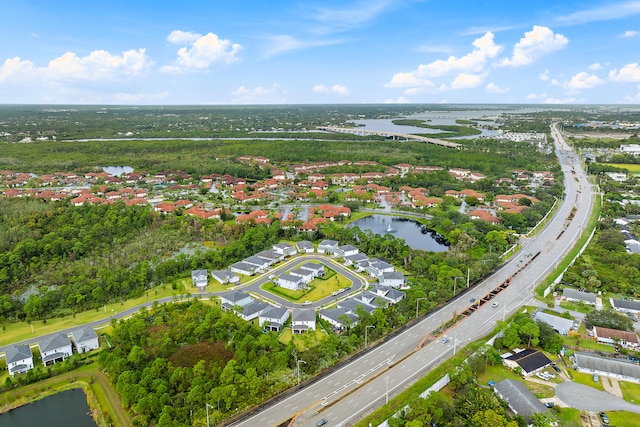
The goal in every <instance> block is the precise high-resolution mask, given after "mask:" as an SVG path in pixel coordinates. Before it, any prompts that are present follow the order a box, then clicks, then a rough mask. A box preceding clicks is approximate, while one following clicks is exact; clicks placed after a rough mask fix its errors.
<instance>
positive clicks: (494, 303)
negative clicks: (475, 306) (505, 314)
mask: <svg viewBox="0 0 640 427" xmlns="http://www.w3.org/2000/svg"><path fill="white" fill-rule="evenodd" d="M498 305H500V303H499V302H497V301H494V302H492V303H491V307H493V308H496V307H497V306H498Z"/></svg>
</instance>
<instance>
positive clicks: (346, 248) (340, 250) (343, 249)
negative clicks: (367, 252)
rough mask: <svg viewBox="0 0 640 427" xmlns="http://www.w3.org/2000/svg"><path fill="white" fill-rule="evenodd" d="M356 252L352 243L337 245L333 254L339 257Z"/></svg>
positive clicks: (356, 249)
mask: <svg viewBox="0 0 640 427" xmlns="http://www.w3.org/2000/svg"><path fill="white" fill-rule="evenodd" d="M358 252H359V250H358V248H356V247H355V246H352V245H342V246H338V247H337V248H336V250H335V254H336V255H337V256H339V257H346V256H351V255H356V254H357V253H358Z"/></svg>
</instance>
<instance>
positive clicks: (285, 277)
mask: <svg viewBox="0 0 640 427" xmlns="http://www.w3.org/2000/svg"><path fill="white" fill-rule="evenodd" d="M276 283H277V285H278V286H280V287H282V288H286V289H291V290H293V291H297V290H298V289H302V288H303V287H304V281H303V280H302V277H300V276H295V275H293V274H288V273H284V274H281V275H280V277H278V279H277V280H276Z"/></svg>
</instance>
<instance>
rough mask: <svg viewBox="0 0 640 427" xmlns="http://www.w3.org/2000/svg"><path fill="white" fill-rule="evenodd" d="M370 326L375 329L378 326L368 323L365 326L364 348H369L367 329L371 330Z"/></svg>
mask: <svg viewBox="0 0 640 427" xmlns="http://www.w3.org/2000/svg"><path fill="white" fill-rule="evenodd" d="M369 328H373V329H375V328H376V327H375V326H374V325H367V326H365V328H364V348H365V349H366V348H367V331H368V330H369Z"/></svg>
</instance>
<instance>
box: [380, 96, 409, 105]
mask: <svg viewBox="0 0 640 427" xmlns="http://www.w3.org/2000/svg"><path fill="white" fill-rule="evenodd" d="M384 103H385V104H409V103H411V101H409V100H408V99H407V98H405V97H404V96H401V97H399V98H397V99H386V100H385V101H384Z"/></svg>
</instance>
